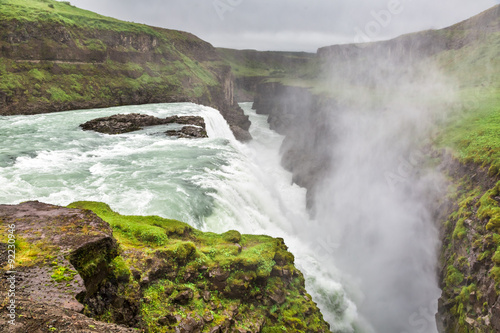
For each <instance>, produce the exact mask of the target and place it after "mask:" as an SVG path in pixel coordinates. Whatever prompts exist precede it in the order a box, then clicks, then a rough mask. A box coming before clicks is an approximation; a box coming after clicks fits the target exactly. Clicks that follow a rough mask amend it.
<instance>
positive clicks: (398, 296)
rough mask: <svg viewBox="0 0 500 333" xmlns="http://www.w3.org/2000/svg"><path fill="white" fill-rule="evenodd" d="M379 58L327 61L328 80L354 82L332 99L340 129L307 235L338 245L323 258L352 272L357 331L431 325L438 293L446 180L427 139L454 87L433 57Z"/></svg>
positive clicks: (333, 122) (348, 282) (426, 331)
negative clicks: (411, 60) (402, 62)
mask: <svg viewBox="0 0 500 333" xmlns="http://www.w3.org/2000/svg"><path fill="white" fill-rule="evenodd" d="M381 59H383V58H382V57H378V58H376V59H365V62H364V66H362V65H359V66H360V67H359V68H355V66H351V67H347V66H339V67H341V68H342V72H340V71H336V70H335V69H332V68H330V71H331V73H332V78H331V81H330V82H332V89H338V87H339V86H342V85H343V86H344V87H345V86H346V85H348V86H349V87H348V88H347V89H346V90H345V91H344V92H341V93H340V94H338V95H337V97H336V102H335V105H333V104H332V106H331V110H330V119H329V124H330V127H331V131H332V132H333V133H334V134H335V139H334V140H333V141H332V142H329V143H328V144H326V145H324V152H323V154H325V155H327V156H329V157H330V159H331V163H330V164H331V167H330V169H331V171H330V173H329V174H328V176H327V177H326V179H325V180H324V181H323V182H322V183H321V185H320V186H319V189H317V192H316V195H315V197H316V205H315V212H316V220H317V225H316V226H315V228H310V229H309V232H308V237H309V239H310V241H311V242H315V243H323V244H329V246H330V247H331V248H333V249H334V250H333V251H332V255H331V256H327V258H328V259H325V258H324V259H323V260H324V261H325V264H326V263H328V262H331V264H332V265H335V266H337V267H338V268H339V269H340V270H341V271H342V272H344V273H345V274H346V275H345V277H344V281H343V283H344V285H345V286H346V288H348V289H349V294H350V296H351V297H352V298H353V299H354V300H355V303H356V305H357V307H358V311H359V313H360V315H361V316H362V317H363V318H364V323H361V324H360V325H361V327H360V328H359V331H362V332H377V333H417V332H423V333H432V332H437V329H436V323H435V318H434V315H435V313H436V312H437V300H438V298H439V296H440V290H439V288H438V281H437V255H438V248H439V239H438V232H437V227H436V225H435V221H433V217H432V213H433V212H432V210H433V209H435V207H434V208H432V206H433V205H434V204H435V201H436V200H435V199H436V198H438V197H439V196H440V195H442V193H440V191H443V183H442V177H441V176H440V174H439V173H437V172H436V171H434V170H433V169H432V168H431V167H429V165H428V164H429V163H428V162H429V156H428V154H429V152H428V150H427V149H428V146H427V145H426V142H425V141H426V140H427V139H428V138H429V137H430V136H431V133H432V130H433V129H434V125H435V124H436V122H438V121H440V120H442V119H443V117H444V116H445V115H446V112H447V105H449V104H448V103H450V102H451V101H452V100H453V98H454V97H453V95H454V94H453V89H452V86H451V85H450V84H449V82H447V80H446V79H445V78H443V77H441V76H440V74H439V72H438V71H437V70H435V69H431V68H430V66H431V65H430V64H426V65H425V66H422V67H421V69H423V70H419V69H416V68H413V69H409V67H406V66H399V65H394V63H396V62H391V61H387V60H386V61H381ZM359 63H362V62H361V61H360V62H359ZM346 68H347V70H346ZM334 82H335V83H334ZM319 250H320V251H321V247H319Z"/></svg>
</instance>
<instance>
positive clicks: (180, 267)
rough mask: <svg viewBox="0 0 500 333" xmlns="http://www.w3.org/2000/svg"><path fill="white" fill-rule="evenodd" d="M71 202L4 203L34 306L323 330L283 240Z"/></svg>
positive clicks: (205, 328) (211, 326) (198, 326)
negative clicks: (221, 231) (206, 229)
mask: <svg viewBox="0 0 500 333" xmlns="http://www.w3.org/2000/svg"><path fill="white" fill-rule="evenodd" d="M68 207H69V208H64V207H57V206H52V205H45V204H41V203H38V202H30V203H25V204H21V205H18V206H0V219H2V220H3V223H4V225H10V224H11V223H15V224H16V235H17V237H18V239H19V245H18V254H19V257H18V259H19V260H18V265H19V266H18V270H19V271H22V272H23V274H25V276H32V277H35V276H36V278H27V279H25V280H23V282H22V283H21V285H20V287H21V288H24V291H23V293H22V294H21V295H22V299H33V301H34V302H35V305H32V306H31V308H33V307H36V304H38V306H39V307H45V306H46V305H49V304H50V305H54V304H57V305H60V306H62V308H65V309H68V311H76V312H81V311H83V312H84V314H86V315H87V316H89V317H93V318H94V319H97V320H100V321H102V322H109V323H115V324H122V325H126V326H128V327H134V328H137V329H140V330H143V331H146V332H173V331H174V330H175V331H181V332H226V331H230V332H233V331H234V332H277V331H280V332H283V331H287V332H299V331H302V332H329V325H328V324H327V323H326V322H325V321H324V320H323V317H322V315H321V313H320V311H319V309H318V308H317V306H316V304H315V303H314V302H313V301H312V299H311V297H310V296H309V295H308V294H307V292H306V290H305V287H304V277H303V276H302V274H301V273H300V272H299V271H298V270H297V269H296V268H295V266H294V257H293V255H292V254H291V253H289V252H288V251H287V247H286V245H285V244H284V241H283V239H279V238H278V239H277V238H272V237H268V236H257V235H241V234H240V233H239V232H237V231H228V232H226V233H224V234H222V235H219V234H214V233H208V232H207V233H205V232H201V231H199V230H196V229H193V228H192V227H190V226H189V225H187V224H185V223H183V222H179V221H175V220H168V219H163V218H160V217H157V216H148V217H142V216H122V215H120V214H118V213H115V212H113V211H112V210H111V209H110V207H109V206H108V205H106V204H102V203H96V202H77V203H73V204H71V205H70V206H68ZM108 223H109V224H108ZM6 230H7V229H5V228H4V229H3V232H4V233H5V232H6ZM5 236H6V234H5ZM4 238H6V239H8V238H7V237H4ZM115 238H116V239H117V240H118V242H117V241H115ZM5 264H6V263H5V262H4V263H3V264H2V265H3V266H5ZM6 268H7V267H4V270H3V272H5V271H6ZM43 276H44V277H43ZM42 277H43V278H42ZM49 282H50V283H49ZM38 289H39V290H40V292H38V291H37V290H38ZM4 290H7V289H5V288H4V289H3V290H2V292H3V293H4ZM3 296H5V295H3ZM23 315H24V314H23ZM50 315H54V316H55V314H53V313H52V312H50ZM20 320H21V322H25V320H27V319H25V317H22V319H20ZM89 320H91V319H89ZM0 325H1V323H0ZM89 325H93V326H95V325H94V324H89ZM54 327H56V328H57V326H54ZM95 327H96V326H95ZM110 327H111V326H110ZM109 331H110V332H111V331H112V330H109Z"/></svg>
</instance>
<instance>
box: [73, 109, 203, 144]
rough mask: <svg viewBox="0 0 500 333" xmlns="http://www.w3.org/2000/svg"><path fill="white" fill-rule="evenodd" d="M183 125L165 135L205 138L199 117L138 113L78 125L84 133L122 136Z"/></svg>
mask: <svg viewBox="0 0 500 333" xmlns="http://www.w3.org/2000/svg"><path fill="white" fill-rule="evenodd" d="M167 124H183V125H191V126H185V127H183V128H182V130H180V131H168V132H166V134H167V135H171V136H178V137H189V138H206V137H207V133H206V130H205V120H204V119H203V117H199V116H171V117H167V118H158V117H154V116H149V115H145V114H140V113H130V114H116V115H113V116H110V117H103V118H97V119H93V120H90V121H87V122H86V123H84V124H82V125H80V127H81V128H82V129H83V130H85V131H96V132H99V133H105V134H123V133H128V132H133V131H138V130H142V129H144V127H148V126H157V125H167Z"/></svg>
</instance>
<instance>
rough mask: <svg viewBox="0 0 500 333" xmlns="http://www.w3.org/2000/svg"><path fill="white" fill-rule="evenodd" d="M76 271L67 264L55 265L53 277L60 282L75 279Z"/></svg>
mask: <svg viewBox="0 0 500 333" xmlns="http://www.w3.org/2000/svg"><path fill="white" fill-rule="evenodd" d="M75 275H76V271H74V270H72V269H70V268H68V267H65V266H56V267H54V269H53V271H52V275H51V278H52V279H53V280H54V281H56V282H58V283H60V282H67V281H73V279H74V278H75Z"/></svg>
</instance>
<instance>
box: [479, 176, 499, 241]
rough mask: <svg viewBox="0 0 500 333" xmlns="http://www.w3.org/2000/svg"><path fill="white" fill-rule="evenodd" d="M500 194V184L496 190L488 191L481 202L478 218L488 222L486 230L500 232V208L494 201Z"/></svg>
mask: <svg viewBox="0 0 500 333" xmlns="http://www.w3.org/2000/svg"><path fill="white" fill-rule="evenodd" d="M499 193H500V182H498V183H497V184H496V185H495V187H494V188H492V189H491V190H489V191H487V192H486V193H485V194H484V195H483V196H482V197H481V199H480V200H479V209H478V211H477V216H478V218H479V219H481V220H485V219H487V220H488V224H487V225H486V229H488V230H493V231H498V230H500V207H499V206H498V202H497V201H496V200H495V199H494V197H497V196H498V195H499Z"/></svg>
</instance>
